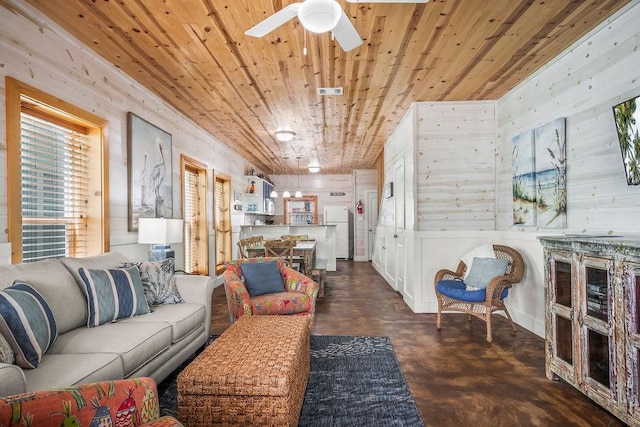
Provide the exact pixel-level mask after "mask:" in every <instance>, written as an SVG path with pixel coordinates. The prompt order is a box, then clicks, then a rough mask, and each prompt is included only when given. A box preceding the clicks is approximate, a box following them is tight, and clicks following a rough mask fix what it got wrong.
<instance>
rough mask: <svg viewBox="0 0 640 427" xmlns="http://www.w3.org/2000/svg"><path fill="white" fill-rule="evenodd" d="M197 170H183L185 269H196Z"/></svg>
mask: <svg viewBox="0 0 640 427" xmlns="http://www.w3.org/2000/svg"><path fill="white" fill-rule="evenodd" d="M198 200H199V196H198V172H197V171H193V170H191V169H189V168H186V169H185V171H184V221H185V236H184V245H185V246H184V253H185V260H184V263H185V271H186V272H187V273H193V272H197V271H198V241H199V240H200V239H199V231H198V230H199V227H198Z"/></svg>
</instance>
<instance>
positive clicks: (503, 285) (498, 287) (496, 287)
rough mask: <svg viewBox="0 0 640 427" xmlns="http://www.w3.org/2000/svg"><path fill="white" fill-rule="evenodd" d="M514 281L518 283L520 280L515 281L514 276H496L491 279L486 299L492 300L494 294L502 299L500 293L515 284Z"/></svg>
mask: <svg viewBox="0 0 640 427" xmlns="http://www.w3.org/2000/svg"><path fill="white" fill-rule="evenodd" d="M514 283H518V282H517V281H514V280H513V278H511V277H509V276H496V277H494V278H493V279H491V280H490V281H489V284H488V285H487V294H486V295H487V296H486V298H485V301H487V302H489V301H492V300H493V298H494V296H495V297H496V298H498V299H500V295H501V294H502V291H504V290H505V289H508V288H510V287H511V286H513V284H514Z"/></svg>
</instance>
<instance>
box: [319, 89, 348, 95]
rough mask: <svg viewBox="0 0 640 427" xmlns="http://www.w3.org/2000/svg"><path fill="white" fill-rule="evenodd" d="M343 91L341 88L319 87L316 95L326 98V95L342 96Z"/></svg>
mask: <svg viewBox="0 0 640 427" xmlns="http://www.w3.org/2000/svg"><path fill="white" fill-rule="evenodd" d="M343 93H344V91H343V90H342V88H341V87H319V88H318V95H320V96H328V95H342V94H343Z"/></svg>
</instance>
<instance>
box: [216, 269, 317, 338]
mask: <svg viewBox="0 0 640 427" xmlns="http://www.w3.org/2000/svg"><path fill="white" fill-rule="evenodd" d="M223 278H224V289H225V291H226V294H227V304H228V306H229V317H230V319H231V322H232V323H233V322H235V321H236V320H237V319H239V318H240V317H241V316H244V315H273V314H280V315H297V316H308V317H309V327H310V328H311V325H312V321H313V317H314V316H315V311H316V298H317V296H318V284H317V283H316V282H314V281H313V280H312V279H310V278H309V277H307V276H305V275H304V274H302V273H300V272H298V271H296V270H294V269H292V268H289V267H286V266H285V265H284V262H283V261H282V260H281V259H279V258H275V257H273V258H269V257H265V258H249V259H236V260H232V261H228V262H227V263H226V265H225V271H224V274H223Z"/></svg>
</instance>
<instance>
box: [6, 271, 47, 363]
mask: <svg viewBox="0 0 640 427" xmlns="http://www.w3.org/2000/svg"><path fill="white" fill-rule="evenodd" d="M0 334H2V335H3V336H4V337H5V338H6V340H7V341H8V342H9V345H10V346H11V349H12V350H13V352H14V355H15V362H16V365H18V366H20V367H22V368H27V369H33V368H37V367H38V364H39V363H40V361H41V360H42V356H43V355H44V353H45V352H46V351H47V350H48V349H49V347H50V346H51V345H52V344H53V343H54V342H55V341H56V339H57V338H58V327H57V325H56V319H55V318H54V317H53V312H52V311H51V308H50V307H49V304H47V302H46V301H45V300H44V298H43V297H42V295H40V293H39V292H38V291H36V290H35V289H34V288H32V287H31V286H29V285H28V284H26V283H23V282H20V281H15V282H13V285H11V286H9V287H8V288H5V289H2V290H0Z"/></svg>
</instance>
